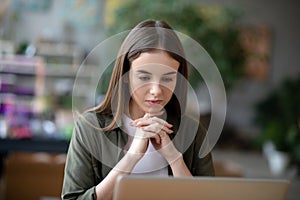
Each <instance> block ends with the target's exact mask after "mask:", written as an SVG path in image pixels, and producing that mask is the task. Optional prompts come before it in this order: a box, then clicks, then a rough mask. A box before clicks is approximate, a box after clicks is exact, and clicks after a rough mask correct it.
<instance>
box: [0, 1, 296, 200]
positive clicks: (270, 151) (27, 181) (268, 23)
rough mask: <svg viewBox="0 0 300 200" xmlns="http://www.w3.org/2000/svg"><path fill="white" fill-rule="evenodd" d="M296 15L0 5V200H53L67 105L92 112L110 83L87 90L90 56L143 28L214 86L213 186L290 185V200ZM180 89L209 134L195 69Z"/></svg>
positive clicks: (256, 7) (185, 7) (237, 9)
mask: <svg viewBox="0 0 300 200" xmlns="http://www.w3.org/2000/svg"><path fill="white" fill-rule="evenodd" d="M299 8H300V3H299V2H298V1H296V0H287V1H270V0H264V1H259V0H244V1H239V0H230V1H221V0H198V1H197V0H186V1H172V0H164V1H156V0H152V1H150V0H143V1H138V0H126V1H121V0H65V1H59V0H0V159H1V160H0V177H1V184H0V185H1V186H0V199H2V198H3V199H19V198H18V195H22V196H23V197H24V198H25V197H26V198H25V199H44V200H45V199H56V198H59V195H60V191H61V185H62V178H63V167H64V161H65V154H66V152H67V148H68V142H69V139H70V137H71V135H72V128H73V113H72V103H73V102H72V95H73V96H74V95H75V98H76V103H77V104H78V105H80V107H81V108H85V109H86V108H88V107H91V106H94V105H95V103H97V102H99V101H100V100H101V98H102V96H103V94H105V91H106V87H107V83H108V81H109V76H110V72H111V68H108V69H107V70H105V76H103V77H102V78H101V79H100V80H99V81H97V82H96V84H98V83H99V84H98V87H97V90H96V91H94V90H92V88H94V86H93V84H95V77H93V78H91V77H92V75H93V74H97V72H98V71H99V70H100V69H101V67H103V66H101V59H100V58H99V56H97V54H93V55H89V53H90V52H91V51H92V50H93V49H94V48H95V46H96V45H98V44H99V43H100V42H102V41H103V40H105V39H107V38H108V37H110V36H113V35H115V34H118V33H120V32H122V31H126V30H129V29H131V28H133V27H134V26H135V25H136V24H137V23H138V22H140V21H142V20H144V19H149V18H151V19H162V20H165V21H167V22H168V23H169V24H170V25H171V26H172V27H173V28H174V29H175V30H176V31H179V32H181V33H184V34H186V35H188V36H190V37H191V38H193V39H194V40H196V41H197V42H199V43H200V44H201V45H202V46H203V47H204V48H205V50H206V51H207V52H208V53H209V55H210V56H211V58H212V59H213V61H214V62H215V63H216V65H217V67H218V69H219V71H220V73H221V75H222V78H223V81H224V85H225V88H226V93H227V113H226V121H225V125H224V129H223V132H222V134H221V136H220V138H219V140H218V143H217V144H216V146H215V148H214V150H213V156H214V161H215V167H216V175H217V176H227V177H249V178H271V179H276V178H284V179H288V180H290V181H291V185H290V189H289V191H288V194H287V199H297V197H299V196H300V193H299V188H300V178H299V177H300V106H299V102H300V92H299V89H300V66H299V61H300V60H299V55H298V54H299V52H300V37H299V35H300V26H299V21H298V19H299V18H300V13H299ZM88 55H89V56H88ZM87 58H88V59H87ZM83 62H84V66H83V67H84V70H83V71H82V73H78V74H77V72H78V70H79V67H80V65H81V64H82V63H83ZM75 80H76V81H78V82H79V83H80V84H79V85H80V89H77V91H76V94H75V93H73V86H74V82H75ZM190 83H191V85H192V86H193V88H196V89H197V90H196V91H197V96H198V98H199V104H200V108H201V119H200V120H201V122H202V123H203V124H204V125H205V126H207V127H208V125H209V121H210V114H211V113H210V112H211V108H210V96H209V93H208V91H207V88H206V85H205V83H204V82H203V79H202V77H201V74H198V73H197V71H196V70H195V68H194V67H193V66H190ZM78 91H79V92H78ZM95 93H96V94H95ZM21 180H22V181H21ZM297 188H298V189H297ZM15 195H17V196H15Z"/></svg>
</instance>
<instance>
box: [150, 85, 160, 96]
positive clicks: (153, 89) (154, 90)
mask: <svg viewBox="0 0 300 200" xmlns="http://www.w3.org/2000/svg"><path fill="white" fill-rule="evenodd" d="M161 92H162V88H161V85H160V84H159V83H152V84H151V86H150V94H152V95H155V96H157V95H159V94H161Z"/></svg>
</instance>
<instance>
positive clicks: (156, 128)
mask: <svg viewBox="0 0 300 200" xmlns="http://www.w3.org/2000/svg"><path fill="white" fill-rule="evenodd" d="M142 130H143V131H148V132H153V133H159V132H161V131H164V132H166V133H168V134H171V133H173V132H174V131H173V130H171V129H169V128H167V127H165V126H164V125H161V124H159V123H155V124H150V125H148V126H143V127H142Z"/></svg>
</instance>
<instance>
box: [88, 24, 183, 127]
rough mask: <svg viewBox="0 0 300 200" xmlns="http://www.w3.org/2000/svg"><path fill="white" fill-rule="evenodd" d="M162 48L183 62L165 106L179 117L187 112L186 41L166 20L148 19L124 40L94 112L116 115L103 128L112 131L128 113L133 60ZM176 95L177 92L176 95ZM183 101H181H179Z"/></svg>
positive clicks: (170, 112) (93, 109) (169, 113)
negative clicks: (127, 77) (128, 76)
mask: <svg viewBox="0 0 300 200" xmlns="http://www.w3.org/2000/svg"><path fill="white" fill-rule="evenodd" d="M154 50H162V51H164V52H166V53H167V54H168V55H169V56H171V57H172V58H174V59H175V60H177V61H178V62H179V63H180V65H179V68H178V72H179V73H180V75H178V76H177V83H176V86H175V90H174V92H173V95H172V97H171V99H170V101H169V102H168V103H167V105H166V106H165V110H166V112H167V115H168V116H169V115H175V116H177V117H180V116H181V113H184V111H185V107H186V105H185V104H186V98H187V78H188V77H187V76H188V71H187V62H186V60H185V54H184V50H183V47H182V44H181V42H180V40H179V38H178V36H177V35H176V33H175V32H174V31H173V29H172V28H171V27H170V26H169V25H168V24H167V23H166V22H164V21H155V20H145V21H143V22H141V23H139V24H138V25H137V26H136V27H134V28H133V29H132V30H131V31H130V32H129V34H128V35H127V37H126V38H125V40H124V41H123V43H122V45H121V47H120V50H119V52H118V56H117V58H116V61H115V65H114V69H113V72H112V76H111V79H110V83H109V86H108V89H107V93H106V95H105V97H104V99H103V101H102V102H101V103H100V104H99V105H98V106H96V107H94V108H92V109H91V110H90V111H94V112H96V113H99V112H100V113H102V114H105V115H110V116H113V120H112V121H111V123H110V124H109V125H107V126H106V127H102V130H103V131H109V130H112V129H113V128H114V127H115V126H116V125H117V123H118V121H119V120H120V118H121V116H122V114H123V113H124V108H125V106H126V105H125V103H126V102H129V99H128V98H130V94H129V93H130V92H129V86H128V84H124V81H123V79H124V75H125V74H126V73H127V72H128V71H129V70H130V65H131V62H132V61H133V60H134V59H135V58H137V57H138V56H139V55H140V54H141V53H143V52H150V51H154ZM175 94H176V95H175ZM179 101H180V102H179Z"/></svg>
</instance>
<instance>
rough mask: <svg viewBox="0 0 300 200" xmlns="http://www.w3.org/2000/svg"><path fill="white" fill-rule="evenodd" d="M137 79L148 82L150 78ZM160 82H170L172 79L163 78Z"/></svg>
mask: <svg viewBox="0 0 300 200" xmlns="http://www.w3.org/2000/svg"><path fill="white" fill-rule="evenodd" d="M139 79H140V80H142V81H149V80H150V77H148V76H141V77H139ZM162 81H164V82H172V81H173V78H169V77H164V78H162Z"/></svg>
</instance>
